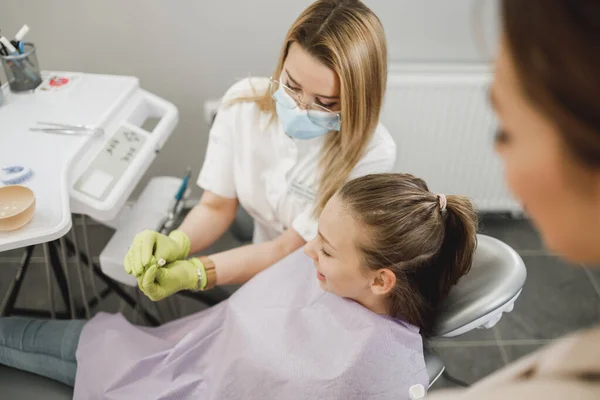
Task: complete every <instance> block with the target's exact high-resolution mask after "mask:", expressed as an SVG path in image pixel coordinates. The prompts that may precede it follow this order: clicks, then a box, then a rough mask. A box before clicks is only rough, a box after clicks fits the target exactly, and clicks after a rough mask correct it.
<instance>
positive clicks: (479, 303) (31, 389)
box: [0, 208, 527, 400]
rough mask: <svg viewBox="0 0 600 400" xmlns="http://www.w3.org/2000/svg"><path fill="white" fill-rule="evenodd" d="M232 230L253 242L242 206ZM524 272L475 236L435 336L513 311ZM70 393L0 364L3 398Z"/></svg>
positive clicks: (437, 362)
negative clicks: (466, 270)
mask: <svg viewBox="0 0 600 400" xmlns="http://www.w3.org/2000/svg"><path fill="white" fill-rule="evenodd" d="M231 232H232V234H233V235H234V236H236V238H237V239H238V240H239V241H241V242H249V241H251V240H252V232H253V226H252V219H251V218H250V217H249V216H248V215H247V214H246V213H245V212H244V210H242V209H241V208H240V210H239V211H238V215H237V217H236V221H235V222H234V224H233V225H232V228H231ZM526 275H527V272H526V269H525V264H524V263H523V260H522V259H521V257H520V256H519V255H518V254H517V252H516V251H514V250H513V249H512V248H511V247H509V246H508V245H506V244H505V243H503V242H501V241H499V240H497V239H494V238H492V237H489V236H485V235H478V246H477V250H476V252H475V257H474V259H473V265H472V267H471V270H470V271H469V273H468V274H467V275H465V276H464V277H463V278H462V279H461V280H460V281H459V283H458V284H457V285H456V286H455V287H453V288H452V290H451V291H450V294H449V297H448V299H447V301H446V302H445V304H444V307H443V308H442V310H441V312H440V316H439V318H438V321H437V323H436V326H435V333H436V334H435V337H446V338H447V337H454V336H458V335H462V334H464V333H466V332H469V331H471V330H473V329H477V328H491V327H492V326H493V325H495V324H496V323H497V322H498V321H499V320H500V318H501V317H502V314H503V313H505V312H510V311H512V309H513V306H514V302H515V300H516V299H517V298H518V297H519V295H520V294H521V290H522V288H523V284H524V283H525V278H526ZM424 350H425V351H424V354H425V364H426V367H427V373H428V376H429V386H430V387H431V385H433V384H434V383H435V382H436V381H437V380H438V378H439V377H440V376H442V375H444V377H445V378H446V379H448V380H449V381H451V382H454V383H459V384H460V381H458V380H456V379H454V378H452V377H451V376H450V375H448V374H447V373H445V366H444V363H443V361H442V360H441V359H440V358H439V357H438V356H437V354H435V352H434V351H433V350H432V349H430V348H429V346H428V345H427V343H426V344H425V349H424ZM72 395H73V390H72V389H71V388H69V387H67V386H65V385H62V384H60V383H57V382H54V381H51V380H50V379H46V378H43V377H40V376H37V375H34V374H30V373H27V372H23V371H19V370H16V369H11V368H7V367H4V366H1V365H0V398H1V399H2V400H12V399H18V400H21V399H29V398H32V399H34V398H35V399H37V398H44V399H47V400H62V399H70V398H71V397H72ZM398 398H401V395H400V394H399V397H398Z"/></svg>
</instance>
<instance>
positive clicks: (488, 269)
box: [435, 235, 527, 337]
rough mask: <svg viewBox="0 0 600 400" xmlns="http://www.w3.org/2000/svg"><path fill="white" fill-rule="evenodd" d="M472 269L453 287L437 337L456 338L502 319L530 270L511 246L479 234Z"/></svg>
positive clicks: (439, 318) (439, 317)
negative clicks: (499, 318) (503, 313)
mask: <svg viewBox="0 0 600 400" xmlns="http://www.w3.org/2000/svg"><path fill="white" fill-rule="evenodd" d="M477 240H478V244H477V250H476V251H475V255H474V258H473V265H472V266H471V270H470V271H469V273H467V274H466V275H465V276H463V277H462V278H461V279H460V281H459V282H458V284H457V285H456V286H454V287H453V288H452V290H451V291H450V293H449V295H448V298H447V299H446V301H445V302H444V305H443V307H442V309H441V310H440V314H439V316H438V320H437V322H436V326H435V332H436V336H446V337H451V336H457V335H458V334H462V333H465V332H467V331H469V330H472V329H474V328H477V327H479V326H483V325H485V324H486V323H488V322H490V321H492V322H494V321H493V319H494V317H499V316H500V315H501V313H502V312H503V311H505V312H508V311H510V310H512V308H510V306H511V305H512V304H513V303H514V300H515V299H516V297H517V296H518V295H519V294H520V293H521V289H522V288H523V285H524V284H525V278H526V277H527V270H526V269H525V264H524V263H523V260H522V259H521V257H520V256H519V254H517V252H516V251H514V250H513V249H512V248H511V247H510V246H508V245H507V244H505V243H503V242H501V241H500V240H498V239H495V238H492V237H490V236H485V235H477Z"/></svg>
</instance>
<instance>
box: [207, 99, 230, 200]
mask: <svg viewBox="0 0 600 400" xmlns="http://www.w3.org/2000/svg"><path fill="white" fill-rule="evenodd" d="M235 109H236V107H235V106H234V107H221V109H220V110H219V112H218V113H217V116H216V118H215V121H214V122H213V125H212V128H211V129H210V134H209V137H208V146H207V148H206V156H205V157H204V164H203V165H202V169H201V170H200V175H199V176H198V181H197V184H198V186H200V187H201V188H202V189H204V190H208V191H210V192H213V193H214V194H216V195H218V196H221V197H226V198H231V199H235V198H236V197H237V194H236V190H235V184H234V183H235V180H234V175H233V143H234V140H233V127H232V122H233V118H234V117H235V115H233V114H234V113H235Z"/></svg>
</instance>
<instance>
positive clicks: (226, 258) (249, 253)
mask: <svg viewBox="0 0 600 400" xmlns="http://www.w3.org/2000/svg"><path fill="white" fill-rule="evenodd" d="M305 243H306V242H305V241H304V239H302V237H301V236H300V235H298V233H296V232H295V231H294V230H293V229H289V230H287V231H285V232H284V233H283V234H281V236H279V237H278V238H277V239H275V240H272V241H268V242H263V243H259V244H251V245H247V246H242V247H238V248H235V249H232V250H227V251H224V252H221V253H217V254H213V255H211V256H209V258H210V259H211V260H212V261H213V262H214V263H215V271H216V274H217V285H234V284H242V283H245V282H247V281H248V280H250V278H252V277H253V276H254V275H256V274H258V273H259V272H260V271H262V270H264V269H266V268H267V267H270V266H271V265H272V264H274V263H276V262H277V261H279V260H281V259H282V258H285V257H286V256H288V255H289V254H291V253H293V252H294V251H295V250H297V249H299V248H300V247H302V246H303V245H304V244H305Z"/></svg>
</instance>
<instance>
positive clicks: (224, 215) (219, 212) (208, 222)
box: [178, 192, 237, 254]
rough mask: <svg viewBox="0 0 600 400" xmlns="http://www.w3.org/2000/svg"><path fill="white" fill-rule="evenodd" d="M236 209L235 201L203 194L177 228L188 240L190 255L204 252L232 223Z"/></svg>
mask: <svg viewBox="0 0 600 400" xmlns="http://www.w3.org/2000/svg"><path fill="white" fill-rule="evenodd" d="M236 209H237V200H235V199H226V198H223V197H220V196H217V195H215V194H213V193H210V192H204V194H203V195H202V199H201V200H200V203H199V204H198V205H197V206H195V207H194V208H193V209H192V210H191V211H190V212H189V213H188V215H187V216H186V217H185V220H184V221H183V222H182V224H181V225H180V226H179V228H178V230H180V231H182V232H184V233H185V234H186V235H187V236H188V237H189V239H190V254H194V253H197V252H199V251H202V250H204V249H205V248H207V247H208V246H210V245H211V244H213V243H214V242H215V241H216V240H217V239H218V238H220V237H221V235H223V233H225V231H226V230H227V229H228V228H229V226H230V225H231V223H232V222H233V219H234V218H235V211H236Z"/></svg>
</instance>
